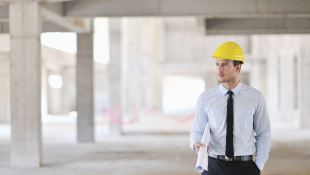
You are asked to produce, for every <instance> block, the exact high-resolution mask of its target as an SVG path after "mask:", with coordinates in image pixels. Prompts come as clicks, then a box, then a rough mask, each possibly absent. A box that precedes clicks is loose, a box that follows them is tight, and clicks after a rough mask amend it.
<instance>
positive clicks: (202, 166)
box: [195, 122, 211, 173]
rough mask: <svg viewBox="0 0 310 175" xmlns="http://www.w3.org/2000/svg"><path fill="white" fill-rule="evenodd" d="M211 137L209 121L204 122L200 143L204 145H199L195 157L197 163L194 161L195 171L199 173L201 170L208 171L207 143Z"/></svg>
mask: <svg viewBox="0 0 310 175" xmlns="http://www.w3.org/2000/svg"><path fill="white" fill-rule="evenodd" d="M210 139H211V135H210V126H209V122H207V124H206V128H205V130H204V132H203V136H202V140H201V143H202V144H204V145H205V147H200V149H199V153H198V157H197V163H196V168H195V169H196V171H197V172H199V173H202V172H203V170H206V171H208V155H209V154H208V145H209V142H210Z"/></svg>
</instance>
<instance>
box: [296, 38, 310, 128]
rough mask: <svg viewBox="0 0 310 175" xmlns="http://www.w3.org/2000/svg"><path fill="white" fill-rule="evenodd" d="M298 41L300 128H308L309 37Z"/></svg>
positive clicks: (309, 84)
mask: <svg viewBox="0 0 310 175" xmlns="http://www.w3.org/2000/svg"><path fill="white" fill-rule="evenodd" d="M300 40H301V42H300V52H299V57H298V59H299V60H298V63H299V65H298V68H299V69H298V70H299V72H298V74H299V76H298V77H299V81H298V82H299V109H300V126H301V128H310V93H309V87H310V69H309V68H310V50H309V47H310V42H309V41H310V37H308V36H307V37H305V36H300Z"/></svg>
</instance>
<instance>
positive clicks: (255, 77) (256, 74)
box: [241, 58, 261, 91]
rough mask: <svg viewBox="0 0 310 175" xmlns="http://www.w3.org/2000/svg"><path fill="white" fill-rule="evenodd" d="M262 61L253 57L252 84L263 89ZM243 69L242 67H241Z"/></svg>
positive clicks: (258, 88)
mask: <svg viewBox="0 0 310 175" xmlns="http://www.w3.org/2000/svg"><path fill="white" fill-rule="evenodd" d="M260 69H261V63H260V59H258V58H253V59H252V60H251V72H250V86H252V87H253V88H255V89H257V90H260V91H261V81H260V79H261V70H260ZM241 71H242V69H241Z"/></svg>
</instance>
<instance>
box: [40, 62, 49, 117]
mask: <svg viewBox="0 0 310 175" xmlns="http://www.w3.org/2000/svg"><path fill="white" fill-rule="evenodd" d="M47 91H48V71H47V68H46V63H45V61H42V64H41V115H42V117H44V116H47V114H48V102H47Z"/></svg>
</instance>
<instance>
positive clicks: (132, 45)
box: [121, 18, 142, 119]
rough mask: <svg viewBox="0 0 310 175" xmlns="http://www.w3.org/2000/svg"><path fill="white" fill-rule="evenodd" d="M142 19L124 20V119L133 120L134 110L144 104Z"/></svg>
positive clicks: (122, 104) (122, 86)
mask: <svg viewBox="0 0 310 175" xmlns="http://www.w3.org/2000/svg"><path fill="white" fill-rule="evenodd" d="M140 30H141V18H123V20H122V60H121V64H122V73H121V77H122V78H121V91H122V94H121V97H122V99H121V101H122V102H121V108H122V117H123V118H127V119H128V118H129V119H130V118H133V117H134V115H135V113H134V112H133V108H136V109H137V110H139V109H140V108H141V103H142V84H141V72H140V64H141V60H140V59H141V54H140V45H141V42H140V33H141V31H140Z"/></svg>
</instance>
